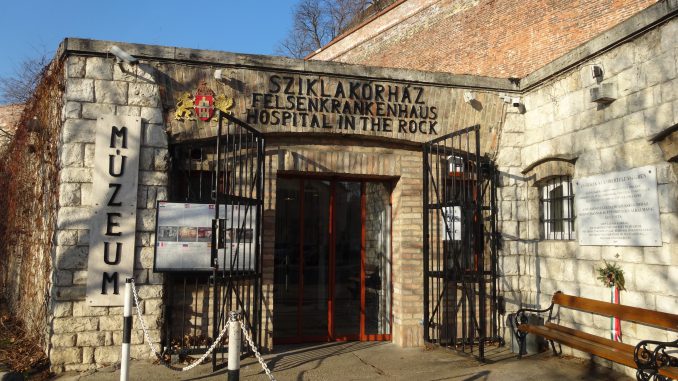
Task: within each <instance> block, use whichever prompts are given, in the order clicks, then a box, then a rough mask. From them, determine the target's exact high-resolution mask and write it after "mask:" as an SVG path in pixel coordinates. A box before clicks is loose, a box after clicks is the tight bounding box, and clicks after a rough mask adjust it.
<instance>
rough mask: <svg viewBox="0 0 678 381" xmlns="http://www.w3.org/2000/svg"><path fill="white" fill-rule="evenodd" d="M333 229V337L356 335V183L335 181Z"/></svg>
mask: <svg viewBox="0 0 678 381" xmlns="http://www.w3.org/2000/svg"><path fill="white" fill-rule="evenodd" d="M334 216H335V218H334V227H335V234H336V237H335V249H336V251H335V286H334V327H335V336H336V337H342V336H347V335H358V334H360V244H361V239H362V237H361V226H360V225H361V218H360V183H357V182H337V183H336V191H335V203H334Z"/></svg>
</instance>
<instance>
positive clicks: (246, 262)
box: [154, 201, 257, 272]
mask: <svg viewBox="0 0 678 381" xmlns="http://www.w3.org/2000/svg"><path fill="white" fill-rule="evenodd" d="M219 209H220V210H219V217H220V219H221V220H222V222H221V224H222V229H221V231H222V234H221V237H215V239H212V235H213V230H212V222H213V220H214V217H215V205H214V204H190V203H173V202H165V201H159V202H158V208H157V211H158V216H157V218H156V242H155V266H154V268H155V271H156V272H171V271H211V270H212V264H211V260H210V258H211V253H212V245H213V242H219V247H220V249H219V252H218V263H219V268H220V269H224V268H225V269H233V270H239V271H242V270H253V269H254V266H255V257H254V253H255V249H256V242H255V238H254V237H256V236H257V235H256V231H255V229H256V223H255V221H256V216H255V213H256V208H254V207H251V206H248V205H221V206H220V207H219ZM217 235H219V234H217Z"/></svg>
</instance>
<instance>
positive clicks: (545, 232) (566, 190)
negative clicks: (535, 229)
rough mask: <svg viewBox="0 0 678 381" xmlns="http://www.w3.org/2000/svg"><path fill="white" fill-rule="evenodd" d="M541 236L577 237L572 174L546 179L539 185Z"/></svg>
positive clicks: (548, 237)
mask: <svg viewBox="0 0 678 381" xmlns="http://www.w3.org/2000/svg"><path fill="white" fill-rule="evenodd" d="M539 212H540V222H541V233H542V234H541V238H542V239H553V240H571V239H575V238H576V237H575V230H574V220H575V215H574V192H573V191H572V178H571V177H570V176H556V177H552V178H549V179H546V180H544V181H543V182H542V183H541V184H540V187H539Z"/></svg>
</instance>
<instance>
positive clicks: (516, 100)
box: [511, 98, 520, 107]
mask: <svg viewBox="0 0 678 381" xmlns="http://www.w3.org/2000/svg"><path fill="white" fill-rule="evenodd" d="M511 105H513V107H520V98H511Z"/></svg>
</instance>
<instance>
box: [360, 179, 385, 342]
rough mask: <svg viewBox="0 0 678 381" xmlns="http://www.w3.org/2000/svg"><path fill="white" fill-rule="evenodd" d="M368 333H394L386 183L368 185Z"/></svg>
mask: <svg viewBox="0 0 678 381" xmlns="http://www.w3.org/2000/svg"><path fill="white" fill-rule="evenodd" d="M365 196H366V200H365V208H366V216H365V333H366V334H367V335H375V334H390V333H391V287H390V284H391V279H390V278H391V205H390V192H389V189H388V187H387V185H386V184H384V183H367V184H366V188H365Z"/></svg>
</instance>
